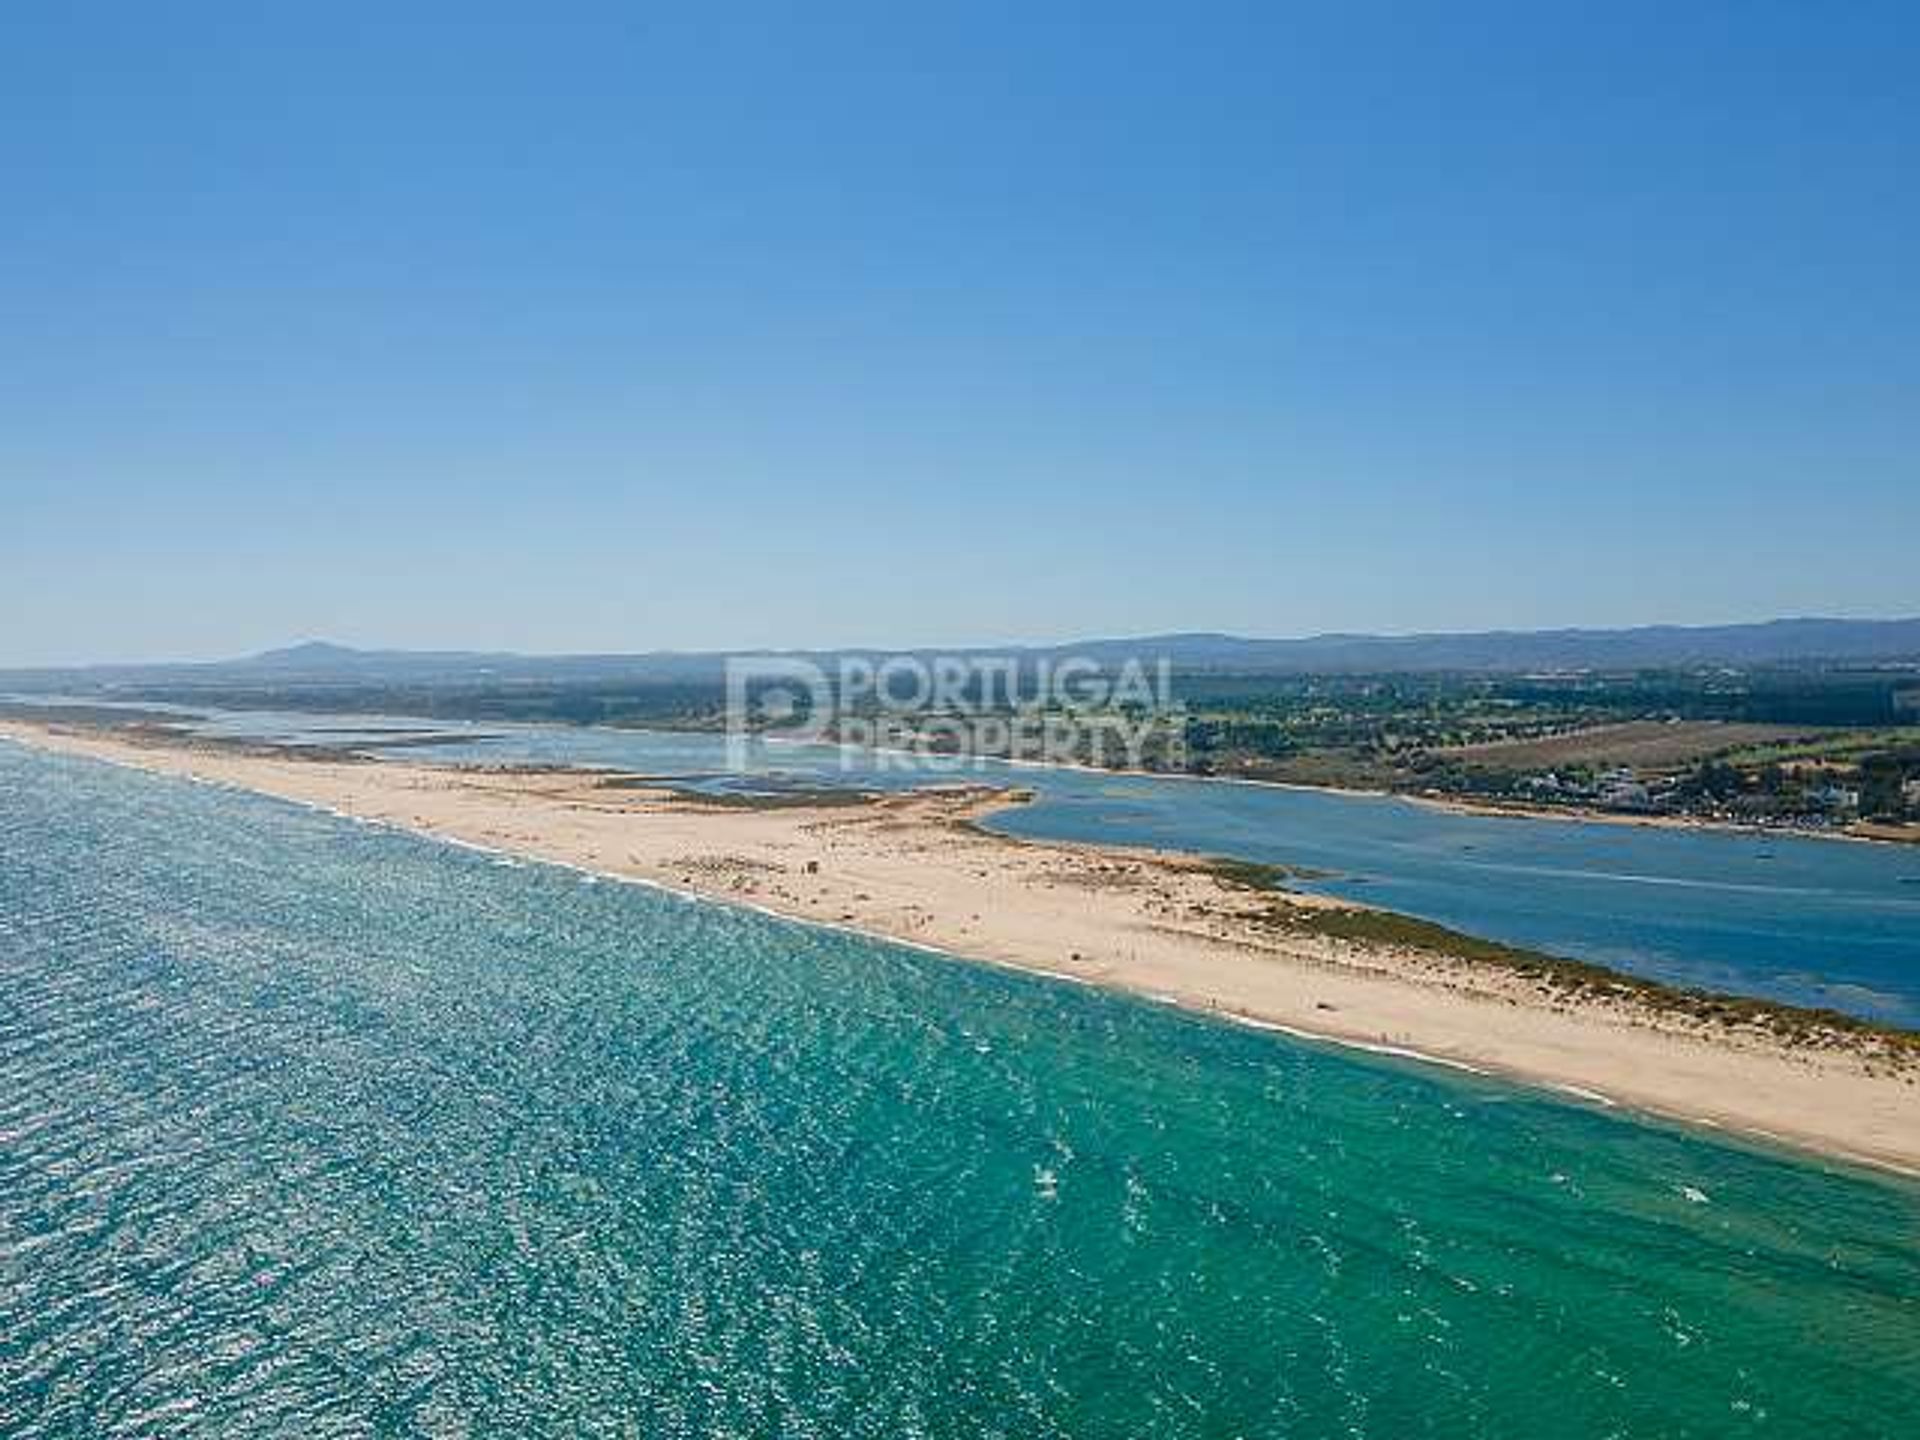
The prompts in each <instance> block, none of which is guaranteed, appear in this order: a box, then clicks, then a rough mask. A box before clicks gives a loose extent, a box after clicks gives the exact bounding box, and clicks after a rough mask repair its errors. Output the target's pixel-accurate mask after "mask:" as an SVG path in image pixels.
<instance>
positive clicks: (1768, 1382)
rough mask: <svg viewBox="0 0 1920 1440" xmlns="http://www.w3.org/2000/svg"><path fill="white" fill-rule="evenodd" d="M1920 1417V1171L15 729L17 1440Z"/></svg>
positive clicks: (6, 969)
mask: <svg viewBox="0 0 1920 1440" xmlns="http://www.w3.org/2000/svg"><path fill="white" fill-rule="evenodd" d="M1916 1419H1920V1190H1917V1189H1916V1188H1915V1187H1913V1186H1911V1185H1907V1184H1904V1183H1902V1182H1899V1181H1895V1180H1889V1179H1882V1178H1879V1177H1874V1176H1869V1175H1865V1174H1861V1173H1857V1172H1852V1171H1848V1170H1845V1169H1842V1168H1838V1167H1826V1166H1822V1165H1819V1164H1816V1163H1812V1162H1809V1161H1804V1160H1797V1159H1788V1158H1785V1157H1781V1156H1774V1155H1769V1154H1765V1153H1761V1152H1757V1151H1752V1150H1747V1149H1742V1148H1736V1147H1732V1146H1726V1145H1721V1144H1716V1143H1711V1142H1710V1141H1708V1140H1705V1139H1702V1138H1700V1137H1698V1136H1696V1135H1693V1134H1690V1133H1685V1132H1682V1131H1679V1130H1677V1129H1673V1128H1668V1127H1664V1126H1655V1125H1649V1124H1641V1123H1637V1122H1635V1121H1633V1120H1631V1119H1629V1118H1626V1117H1623V1116H1620V1115H1617V1114H1609V1113H1605V1112H1601V1111H1596V1110H1592V1109H1588V1108H1583V1107H1579V1106H1575V1105H1569V1104H1562V1103H1559V1102H1556V1101H1553V1100H1549V1099H1547V1098H1544V1097H1543V1096H1541V1095H1538V1094H1536V1093H1533V1092H1528V1091H1524V1090H1520V1089H1515V1088H1512V1087H1508V1086H1504V1085H1498V1084H1494V1083H1490V1082H1485V1081H1480V1080H1476V1079H1474V1078H1472V1077H1466V1076H1458V1075H1454V1074H1452V1073H1449V1072H1440V1071H1434V1070H1429V1069H1426V1068H1422V1067H1418V1066H1413V1065H1398V1064H1394V1063H1390V1062H1382V1061H1378V1060H1373V1059H1362V1058H1358V1057H1353V1056H1349V1055H1346V1054H1343V1053H1341V1052H1338V1051H1334V1050H1329V1049H1321V1048H1317V1047H1313V1046H1309V1045H1305V1044H1300V1043H1294V1042H1291V1041H1288V1040H1285V1039H1282V1038H1278V1037H1274V1036H1271V1035H1267V1034H1262V1033H1257V1032H1253V1031H1248V1030H1243V1029H1237V1028H1234V1027H1231V1026H1227V1025H1223V1024H1217V1023H1213V1022H1209V1021H1207V1020H1204V1019H1201V1018H1197V1017H1192V1016H1186V1015H1182V1014H1179V1013H1175V1012H1172V1011H1169V1010H1165V1009H1162V1008H1158V1007H1155V1006H1151V1005H1147V1004H1143V1003H1137V1002H1132V1001H1128V1000H1124V999H1119V998H1115V997H1110V996H1105V995H1102V994H1099V993H1096V992H1091V991H1088V990H1084V989H1080V988H1076V987H1073V986H1069V985H1064V984H1059V983H1054V982H1048V981H1044V980H1040V979H1034V978H1029V977H1024V976H1019V975H1012V974H1007V973H1002V972H999V971H995V970H991V969H988V968H985V967H980V966H974V965H969V964H965V963H960V962H954V961H950V960H946V959H942V958H940V957H936V956H931V955H927V954H923V953H919V952H915V951H911V950H906V949H902V948H900V947H895V946H887V945H881V944H876V943H872V942H868V941H865V940H861V939H857V938H854V937H851V936H847V935H843V934H838V933H834V932H829V931H823V930H816V929H807V928H803V927H800V926H796V925H793V924H789V923H786V922H782V921H777V920H774V919H771V918H767V917H764V916H760V915H757V914H753V913H750V912H745V911H737V910H729V909H724V908H720V907H716V906H711V905H706V904H697V903H691V902H686V901H682V900H679V899H676V898H673V897H669V896H665V895H662V894H660V893H658V892H654V891H649V890H646V889H642V888H638V887H634V886H628V885H621V884H616V883H612V882H600V883H590V882H589V881H588V880H587V878H586V877H583V876H581V875H578V874H576V873H574V872H571V871H567V870H563V869H559V868H556V867H548V866H539V865H520V864H511V863H506V862H503V861H502V860H500V859H498V858H496V857H490V856H487V855H483V854H480V853H477V852H471V851H463V850H459V849H456V848H453V847H449V846H445V845H439V844H434V843H431V842H427V841H424V840H420V839H417V838H413V837H408V836H405V835H400V834H395V833H392V832H388V831H383V830H377V829H371V828H367V827H363V826H358V825H354V824H352V823H350V822H346V821H343V820H339V819H336V818H334V817H331V816H328V815H325V814H321V813H318V812H314V811H309V810H303V809H299V808H296V807H293V806H289V805H285V804H281V803H279V802H275V801H272V800H267V799H263V798H260V797H255V796H249V795H244V794H239V793H234V792H227V791H220V790H214V789H211V788H207V787H200V786H194V785H190V784H187V783H184V782H180V781H173V780H164V779H159V778H155V777H151V776H146V775H141V774H136V773H133V772H127V771H121V770H117V769H113V768H110V767H106V766H102V765H97V764H93V763H89V762H84V761H78V760H69V759H59V758H52V757H46V756H41V755H37V754H33V753H31V752H28V751H26V750H23V749H21V748H19V747H15V746H10V745H6V744H0V1434H5V1435H7V1436H9V1437H15V1436H21V1437H25V1436H95V1435H121V1434H126V1435H133V1434H141V1435H148V1434H150V1435H221V1436H226V1435H288V1436H303V1437H304V1436H329V1435H343V1436H344V1435H370V1434H391V1435H403V1434H445V1435H463V1434H476V1435H493V1434H498V1435H527V1434H554V1435H571V1434H594V1433H604V1434H632V1435H645V1436H709V1435H741V1436H749V1435H755V1436H757V1435H765V1436H889V1437H892V1436H915V1435H940V1436H948V1435H951V1436H1008V1437H1016V1436H1018V1437H1024V1436H1053V1435H1059V1436H1082V1437H1101V1436H1122V1435H1151V1436H1189V1435H1191V1436H1200V1435H1208V1436H1212V1435H1221V1436H1226V1435H1286V1436H1302V1437H1308V1436H1312V1437H1318V1436H1336V1435H1338V1436H1355V1435H1358V1436H1382V1437H1400V1436H1410V1435H1445V1436H1482V1435H1485V1436H1528V1437H1555V1436H1569V1437H1571V1436H1581V1437H1588V1436H1605V1435H1621V1436H1649V1435H1696V1436H1723V1435H1745V1434H1753V1435H1771V1436H1812V1435H1818V1436H1822V1437H1834V1436H1841V1435H1855V1434H1858V1435H1887V1436H1895V1435H1910V1434H1913V1433H1916V1432H1915V1422H1916Z"/></svg>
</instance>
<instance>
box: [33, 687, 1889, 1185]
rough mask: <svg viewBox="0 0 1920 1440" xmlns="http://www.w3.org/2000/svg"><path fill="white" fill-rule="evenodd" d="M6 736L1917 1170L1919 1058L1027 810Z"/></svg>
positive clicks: (332, 755) (113, 733)
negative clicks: (1072, 833)
mask: <svg viewBox="0 0 1920 1440" xmlns="http://www.w3.org/2000/svg"><path fill="white" fill-rule="evenodd" d="M0 735H6V736H10V737H12V738H14V739H16V740H19V741H21V742H23V743H26V744H29V745H34V746H39V747H42V748H45V749H49V750H55V751H60V752H64V753H68V754H75V755H82V756H88V757H91V758H94V759H100V760H108V761H114V762H118V763H121V764H129V765H134V766H138V767H140V768H142V769H146V770H150V771H155V772H158V773H162V774H170V775H178V776H191V777H194V778H198V779H202V780H208V781H214V782H218V783H222V784H228V785H233V786H238V787H242V788H245V789H248V790H254V791H258V792H261V793H263V794H268V795H275V796H279V797H281V798H284V799H288V800H294V801H299V802H303V803H307V804H312V805H318V806H324V807H327V808H329V809H332V810H336V811H339V812H341V813H343V814H346V815H351V816H354V817H357V818H360V819H364V820H368V821H374V822H378V823H382V824H389V825H395V826H400V827H404V828H407V829H410V830H415V831H419V832H422V833H425V834H429V835H435V836H440V837H443V838H446V839H452V840H458V841H461V842H464V843H467V844H473V845H482V846H488V847H492V848H497V849H500V850H503V851H510V852H514V853H517V854H522V855H526V856H530V857H536V858H539V859H544V860H551V861H557V862H561V863H564V864H569V865H575V866H579V867H583V868H585V869H589V870H593V871H597V872H601V873H604V874H608V875H613V876H619V877H623V878H630V879H637V880H644V881H648V882H651V883H654V884H658V885H662V886H667V887H670V888H673V889H676V890H680V891H684V892H687V893H691V894H697V895H700V896H704V897H707V898H711V899H716V900H722V901H727V902H732V903H739V904H750V905H754V906H758V907H761V908H763V909H766V910H769V911H772V912H775V913H778V914H781V915H785V916H790V917H792V918H795V919H799V920H805V921H814V922H822V923H828V924H833V925H839V926H844V927H847V928H849V929H854V930H859V931H862V932H865V933H869V934H872V935H876V936H881V937H885V938H888V939H894V940H902V941H907V942H911V943H914V944H918V945H923V946H927V947H929V948H932V949H935V950H939V951H942V952H945V953H948V954H951V955H953V956H956V957H962V958H970V959H977V960H984V961H989V962H993V963H997V964H1002V965H1007V966H1013V967H1017V968H1020V969H1024V970H1031V971H1038V972H1043V973H1046V974H1050V975H1054V976H1059V977H1063V978H1068V979H1072V980H1077V981H1081V982H1085V983H1090V984H1097V985H1102V986H1107V987H1111V988H1114V989H1118V990H1125V991H1129V992H1133V993H1136V994H1140V995H1144V996H1147V997H1149V998H1152V999H1155V1000H1159V1001H1163V1002H1167V1003H1174V1004H1179V1005H1183V1006H1187V1007H1190V1008H1193V1009H1196V1010H1201V1011H1206V1012H1210V1013H1214V1014H1217V1015H1219V1016H1221V1017H1223V1018H1229V1019H1235V1020H1239V1021H1243V1022H1246V1023H1251V1024H1258V1025H1266V1026H1271V1027H1274V1028H1277V1029H1282V1030H1286V1031H1289V1032H1293V1033H1297V1034H1302V1035H1309V1036H1315V1037H1319V1038H1323V1039H1327V1040H1331V1041H1337V1042H1341V1043H1345V1044H1351V1045H1359V1046H1364V1047H1368V1048H1372V1049H1375V1050H1381V1051H1387V1052H1392V1053H1404V1054H1410V1055H1417V1056H1420V1057H1423V1058H1426V1059H1430V1060H1434V1061H1439V1062H1442V1063H1447V1064H1452V1065H1456V1066H1463V1067H1467V1068H1472V1069H1477V1070H1482V1071H1485V1072H1488V1073H1494V1074H1500V1075H1504V1076H1508V1077H1511V1078H1515V1079H1521V1080H1526V1081H1530V1082H1534V1083H1539V1084H1543V1085H1547V1086H1551V1087H1557V1088H1559V1089H1561V1090H1564V1091H1569V1092H1572V1093H1574V1094H1577V1095H1582V1096H1587V1097H1589V1098H1593V1099H1605V1100H1608V1101H1612V1102H1616V1103H1621V1104H1626V1105H1631V1106H1634V1107H1636V1108H1640V1109H1644V1110H1647V1111H1651V1112H1655V1113H1658V1114H1663V1115H1667V1116H1671V1117H1676V1118H1681V1119H1685V1120H1689V1121H1692V1122H1695V1123H1704V1124H1708V1125H1713V1126H1718V1127H1722V1128H1725V1129H1727V1130H1731V1131H1737V1132H1741V1133H1744V1134H1749V1135H1756V1136H1763V1137H1767V1138H1771V1139H1774V1140H1777V1141H1780V1142H1784V1143H1788V1144H1792V1145H1796V1146H1800V1147H1804V1148H1809V1149H1813V1150H1818V1151H1821V1152H1825V1153H1828V1154H1833V1155H1839V1156H1844V1157H1848V1158H1851V1159H1855V1160H1860V1161H1866V1162H1869V1163H1873V1164H1877V1165H1881V1166H1885V1167H1889V1168H1894V1169H1900V1170H1905V1171H1908V1172H1910V1173H1920V1035H1916V1034H1913V1033H1911V1032H1906V1031H1899V1030H1892V1029H1888V1028H1885V1027H1879V1026H1874V1025H1870V1024H1867V1023H1865V1022H1860V1021H1854V1020H1851V1019H1848V1018H1847V1017H1844V1016H1837V1015H1832V1014H1828V1013H1826V1012H1813V1011H1804V1010H1796V1009H1793V1008H1790V1007H1784V1006H1779V1005H1773V1004H1768V1003H1765V1002H1760V1001H1750V1000H1738V999H1732V998H1728V997H1711V996H1701V995H1697V994H1693V993H1690V992H1683V991H1678V990H1674V989H1671V988H1669V987H1665V986H1661V985H1658V984H1655V983H1651V982H1646V981H1641V980H1635V979H1632V978H1630V977H1626V976H1622V975H1618V974H1615V973H1613V972H1609V971H1604V970H1600V969H1598V968H1596V967H1592V966H1586V965H1581V964H1578V963H1575V962H1571V961H1563V960H1557V959H1554V958H1552V957H1547V956H1541V955H1536V954H1533V953H1531V952H1528V951H1523V950H1518V949H1515V948H1513V947H1509V946H1504V945H1498V944H1493V943H1490V942H1486V941H1479V940H1475V939H1472V938H1471V937H1468V936H1464V935H1458V934H1455V933H1454V932H1451V931H1448V930H1445V929H1443V928H1441V927H1439V926H1435V925H1431V924H1427V923H1425V922H1422V921H1417V920H1412V919H1409V918H1407V917H1404V916H1398V915H1393V914H1391V913H1388V912H1384V911H1378V910H1371V909H1367V908H1365V907H1361V906H1356V905H1353V904H1351V903H1348V902H1336V901H1331V900H1326V899H1323V898H1318V897H1312V896H1305V895H1298V894H1291V893H1288V892H1287V891H1286V890H1285V888H1284V885H1285V874H1284V871H1282V870H1279V869H1276V868H1275V867H1265V866H1249V865H1243V864H1238V863H1235V862H1228V861H1210V860H1205V859H1197V858H1194V857H1190V856H1178V855H1168V854H1163V853H1159V852H1154V851H1148V850H1135V849H1123V848H1115V847H1104V846H1093V845H1081V844H1064V843H1037V842H1030V841H1021V840H1014V839H1010V838H1007V837H1005V836H1000V835H996V834H993V833H991V832H989V831H987V830H984V829H982V828H981V827H980V825H979V821H980V820H981V819H983V818H984V817H986V816H988V815H990V814H991V813H993V811H994V810H995V809H997V808H1000V807H1003V806H1006V805H1010V804H1017V803H1019V798H1020V797H1019V795H1018V793H1017V792H1010V791H1006V790H997V789H986V788H980V787H971V788H936V789H928V790H921V791H913V792H908V793H905V794H898V795H887V796H871V797H857V798H855V799H851V800H850V799H848V798H847V797H844V796H843V797H837V798H835V799H833V800H820V801H815V802H806V801H798V800H796V799H795V797H792V796H783V797H780V799H779V800H778V802H777V803H773V804H768V805H757V804H750V803H749V804H743V803H740V802H738V801H734V802H726V801H721V800H714V799H709V798H703V797H698V796H690V795H686V794H683V793H678V792H674V791H672V790H669V789H666V788H663V787H661V786H659V785H657V784H655V783H652V782H650V781H648V780H647V779H646V777H633V776H616V775H607V774H603V773H598V772H583V771H542V770H479V769H455V768H450V767H444V766H425V765H416V764H409V763H405V762H400V761H390V760H369V759H366V758H364V757H357V756H352V755H346V754H341V753H338V752H331V751H309V752H304V753H294V752H288V751H285V750H276V749H273V748H271V747H262V746H254V745H238V744H228V743H217V742H208V741H204V740H196V739H193V738H191V737H188V736H185V735H182V734H180V733H178V732H172V731H168V730H166V729H163V728H154V727H149V728H143V729H134V730H127V729H108V728H100V727H96V726H69V725H56V724H49V723H44V722H42V723H31V722H27V721H20V720H11V721H0Z"/></svg>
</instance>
